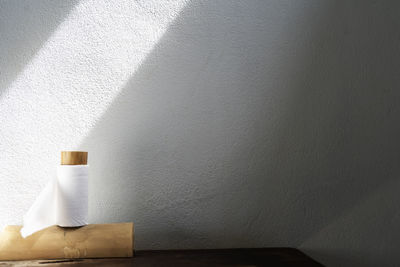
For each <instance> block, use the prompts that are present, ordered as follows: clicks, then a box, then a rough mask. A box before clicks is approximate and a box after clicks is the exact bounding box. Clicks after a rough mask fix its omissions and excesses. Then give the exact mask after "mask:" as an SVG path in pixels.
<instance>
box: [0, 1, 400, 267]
mask: <svg viewBox="0 0 400 267" xmlns="http://www.w3.org/2000/svg"><path fill="white" fill-rule="evenodd" d="M399 8H400V4H398V3H397V2H395V1H393V2H390V1H385V2H383V1H382V2H380V1H378V2H372V1H371V2H365V1H362V2H361V1H360V2H355V1H346V2H330V1H228V0H226V1H173V2H169V1H162V2H160V1H126V2H125V1H96V3H92V2H90V1H81V2H79V1H71V2H68V1H35V2H33V1H32V2H31V1H26V2H25V1H1V2H0V40H1V41H0V57H1V60H0V75H1V76H0V86H1V87H0V125H1V126H0V153H1V156H0V203H1V205H0V223H2V224H6V223H14V224H15V223H21V218H22V215H23V214H24V212H25V211H26V210H27V209H28V208H29V206H30V203H32V201H33V199H34V198H35V196H36V195H37V194H38V192H39V191H40V190H41V188H42V187H43V186H44V184H45V183H46V181H47V179H48V178H49V177H50V176H51V175H54V172H55V165H56V164H57V163H58V160H59V151H60V150H62V149H86V150H88V151H89V153H90V154H89V162H90V165H91V182H90V220H91V222H93V223H94V222H114V221H130V220H133V221H134V222H135V223H136V232H137V236H136V245H137V247H138V248H139V249H149V248H153V249H159V248H217V247H255V246H257V247H258V246H292V247H300V248H301V249H303V250H305V251H306V252H308V253H309V254H311V255H312V256H314V257H315V258H316V259H318V260H320V261H322V262H323V263H326V264H328V265H331V266H396V263H398V262H399V261H400V253H398V252H399V249H398V248H399V247H400V231H399V230H398V228H399V225H400V212H399V210H400V204H399V203H400V195H399V194H398V188H399V186H400V184H399V183H400V182H399V180H398V176H399V174H400V170H399V164H398V162H399V160H400V154H399V151H400V149H399V148H400V147H399V141H398V139H399V134H400V125H399V123H398V118H399V116H400V106H399V105H398V103H399V101H400V91H399V90H398V85H399V84H400V73H399V72H400V53H399V49H398V48H399V47H400V41H399V40H400V32H399V31H398V29H399V27H400V17H399V16H398V12H399Z"/></svg>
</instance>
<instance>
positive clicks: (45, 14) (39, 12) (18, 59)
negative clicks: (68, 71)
mask: <svg viewBox="0 0 400 267" xmlns="http://www.w3.org/2000/svg"><path fill="white" fill-rule="evenodd" d="M77 3H78V0H68V1H63V0H56V1H50V0H39V1H1V2H0V32H1V36H0V39H1V44H0V96H1V94H2V93H4V91H5V90H7V88H8V87H9V85H10V84H11V83H12V82H13V81H14V80H15V79H16V77H17V76H18V74H19V73H20V72H21V71H22V70H23V69H24V67H25V66H26V65H27V64H28V63H29V61H30V60H31V59H32V58H33V56H34V55H35V54H36V53H37V51H39V49H40V48H41V47H42V46H43V44H44V43H45V42H46V40H48V39H49V37H50V36H51V34H52V33H53V32H54V31H55V30H56V28H57V26H58V25H59V24H60V23H61V22H62V21H63V19H64V18H65V17H66V16H67V15H68V14H69V12H70V11H71V10H72V8H73V7H74V6H75V5H76V4H77Z"/></svg>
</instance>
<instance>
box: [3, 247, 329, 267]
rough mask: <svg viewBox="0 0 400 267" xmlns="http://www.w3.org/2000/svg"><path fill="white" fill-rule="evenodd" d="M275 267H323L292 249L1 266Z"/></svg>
mask: <svg viewBox="0 0 400 267" xmlns="http://www.w3.org/2000/svg"><path fill="white" fill-rule="evenodd" d="M13 264H17V265H18V266H21V267H24V266H32V267H39V266H41V267H56V266H62V267H66V266H75V267H77V266H82V267H89V266H90V267H94V266H99V267H105V266H135V267H144V266H165V267H168V266H174V267H180V266H190V267H198V266H273V267H280V266H282V267H283V266H285V267H290V266H296V267H302V266H303V267H317V266H318V267H320V266H323V265H321V264H320V263H318V262H316V261H314V260H313V259H311V258H310V257H308V256H307V255H305V254H304V253H302V252H301V251H299V250H297V249H293V248H258V249H216V250H163V251H137V252H136V253H135V257H133V258H124V259H122V258H114V259H83V260H79V259H78V260H58V261H57V260H53V261H51V260H42V261H23V262H0V266H7V267H8V266H14V265H13Z"/></svg>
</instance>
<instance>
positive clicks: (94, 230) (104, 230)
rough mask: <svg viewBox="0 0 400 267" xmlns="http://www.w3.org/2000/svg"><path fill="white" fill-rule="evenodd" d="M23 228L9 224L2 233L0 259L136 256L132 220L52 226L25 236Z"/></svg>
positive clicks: (0, 237) (0, 236)
mask: <svg viewBox="0 0 400 267" xmlns="http://www.w3.org/2000/svg"><path fill="white" fill-rule="evenodd" d="M20 229H21V226H15V225H14V226H11V225H10V226H6V227H5V229H4V230H3V231H2V232H1V233H0V260H33V259H64V258H105V257H132V256H133V249H134V247H133V239H134V237H133V223H114V224H89V225H86V226H82V227H59V226H51V227H48V228H46V229H44V230H41V231H39V232H36V233H34V234H33V235H31V236H28V237H27V238H25V239H24V238H23V237H22V236H21V234H20V232H19V231H20Z"/></svg>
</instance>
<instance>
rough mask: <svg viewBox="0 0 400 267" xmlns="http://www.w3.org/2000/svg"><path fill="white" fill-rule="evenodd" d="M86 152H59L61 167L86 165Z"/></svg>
mask: <svg viewBox="0 0 400 267" xmlns="http://www.w3.org/2000/svg"><path fill="white" fill-rule="evenodd" d="M87 159H88V152H84V151H61V165H87Z"/></svg>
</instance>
